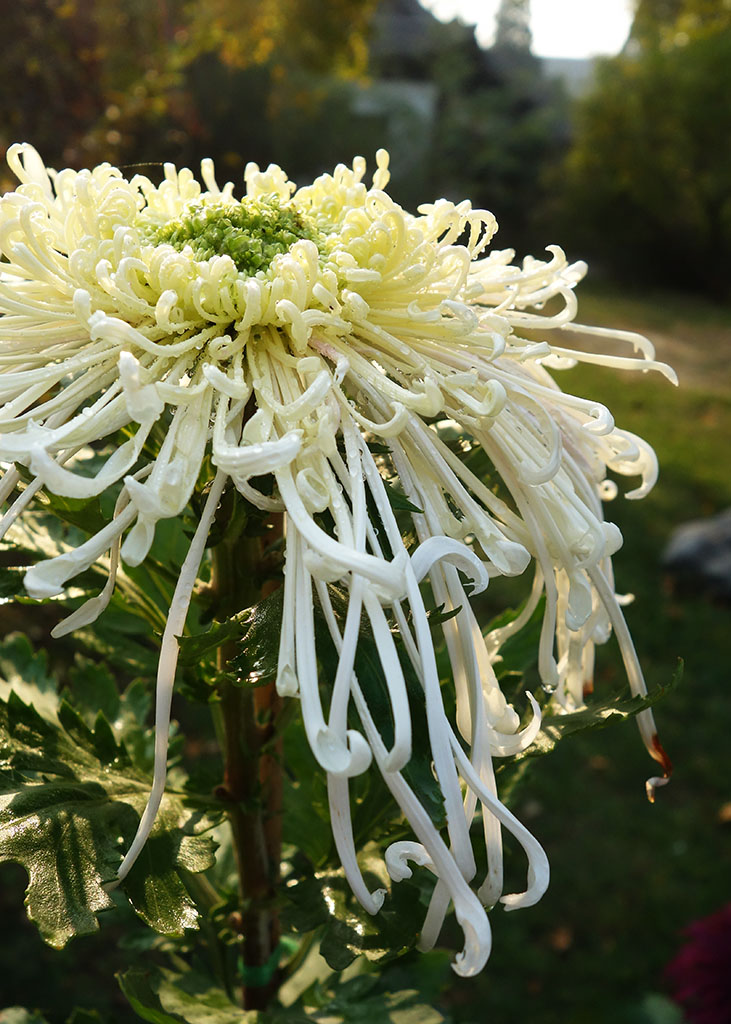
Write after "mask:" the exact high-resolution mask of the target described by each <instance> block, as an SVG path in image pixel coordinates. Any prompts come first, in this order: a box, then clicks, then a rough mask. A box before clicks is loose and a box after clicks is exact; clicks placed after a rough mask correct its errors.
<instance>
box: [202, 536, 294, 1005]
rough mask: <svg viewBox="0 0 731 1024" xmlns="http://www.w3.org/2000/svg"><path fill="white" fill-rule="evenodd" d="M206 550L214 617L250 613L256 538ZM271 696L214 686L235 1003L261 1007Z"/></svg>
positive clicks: (273, 978) (267, 929)
mask: <svg viewBox="0 0 731 1024" xmlns="http://www.w3.org/2000/svg"><path fill="white" fill-rule="evenodd" d="M233 548H234V545H232V546H231V547H229V545H227V544H226V543H225V542H224V543H222V544H220V545H219V546H218V547H217V548H215V549H214V573H213V587H214V590H215V592H216V597H217V611H218V614H219V615H227V614H232V613H233V612H236V611H239V610H241V609H242V608H246V607H250V606H251V605H253V604H255V603H256V601H258V600H261V598H262V597H263V596H264V595H263V593H262V589H261V582H260V581H261V577H262V575H263V573H262V566H261V560H262V555H261V550H262V546H261V543H260V541H259V540H258V539H242V538H239V539H238V540H237V541H236V543H235V550H233ZM237 654H238V648H237V645H236V643H228V644H224V645H222V647H221V648H220V649H219V652H218V665H219V668H220V669H221V670H223V671H225V670H226V669H227V668H228V666H229V665H230V663H231V661H232V659H233V658H234V657H235V656H236V655H237ZM278 702H279V698H278V696H277V694H276V690H275V688H274V683H269V684H267V685H265V686H259V687H253V686H237V685H235V684H234V683H223V684H222V687H221V705H220V707H221V718H222V722H223V748H224V749H223V753H224V778H223V786H222V787H221V790H220V795H221V796H222V798H223V799H224V800H225V801H226V802H227V804H228V816H229V821H230V823H231V829H232V832H233V839H234V847H235V850H236V860H237V864H238V872H239V886H240V894H241V907H240V915H237V918H236V922H235V924H236V926H237V927H238V929H239V930H240V932H241V937H242V957H243V1004H244V1009H245V1010H259V1009H264V1008H265V1007H266V1006H267V1005H268V1003H269V1002H270V1000H271V998H272V996H273V995H274V993H275V992H276V990H277V987H278V982H279V979H278V976H277V971H276V966H273V960H274V959H275V958H276V949H277V946H278V944H279V938H280V931H279V920H278V915H277V910H276V904H275V898H276V885H277V882H278V879H279V867H280V861H281V813H282V774H281V745H280V742H279V741H278V739H277V737H276V736H275V735H274V719H275V717H276V713H277V710H278Z"/></svg>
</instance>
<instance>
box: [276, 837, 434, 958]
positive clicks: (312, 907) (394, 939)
mask: <svg viewBox="0 0 731 1024" xmlns="http://www.w3.org/2000/svg"><path fill="white" fill-rule="evenodd" d="M358 860H359V862H360V867H361V870H362V872H363V877H364V879H365V881H366V884H367V885H368V886H369V887H370V889H371V890H372V891H373V890H375V889H378V888H388V887H389V886H390V881H389V879H388V877H387V874H386V868H385V865H384V863H383V858H382V857H381V855H380V851H378V850H377V849H374V848H371V849H366V850H365V851H364V852H363V853H361V854H360V856H359V858H358ZM285 895H286V897H287V899H288V900H289V901H290V905H289V906H288V907H286V908H285V909H284V911H283V914H282V919H283V922H284V923H285V927H287V928H291V929H292V930H293V931H296V932H306V931H311V930H312V929H313V928H318V927H319V928H322V939H321V943H320V953H321V954H322V956H323V957H324V958H325V960H326V961H327V963H328V964H329V965H330V967H332V969H333V970H335V971H342V970H344V969H345V968H346V967H347V966H348V965H349V964H351V963H352V962H353V960H355V958H356V957H357V956H360V955H361V954H362V955H364V956H365V957H366V959H368V960H370V961H374V962H382V961H387V960H391V959H394V958H396V957H398V956H401V955H402V954H403V953H404V952H405V951H406V950H408V949H410V948H411V947H412V946H413V945H414V943H415V941H416V936H417V934H418V932H419V929H420V928H421V925H422V923H423V917H424V912H425V908H424V906H423V905H422V904H421V901H420V898H419V897H420V890H419V886H418V884H417V883H416V882H413V881H403V882H399V884H398V885H397V886H394V887H393V890H392V892H391V894H390V895H389V896H387V897H386V901H385V903H384V905H383V907H382V908H381V910H380V911H379V913H378V914H377V915H376V916H375V917H374V916H372V915H371V914H369V913H368V912H367V911H365V910H364V909H363V908H362V907H361V906H360V904H359V903H358V902H357V900H356V899H355V897H354V896H353V894H352V892H351V889H350V886H349V885H348V882H347V881H346V878H345V872H344V871H343V869H342V868H327V869H323V870H321V871H315V872H312V871H311V870H308V869H307V868H306V867H305V866H304V865H303V864H302V863H301V862H298V864H297V869H296V870H295V872H294V873H293V874H292V875H291V876H290V877H289V878H288V879H287V885H286V890H285Z"/></svg>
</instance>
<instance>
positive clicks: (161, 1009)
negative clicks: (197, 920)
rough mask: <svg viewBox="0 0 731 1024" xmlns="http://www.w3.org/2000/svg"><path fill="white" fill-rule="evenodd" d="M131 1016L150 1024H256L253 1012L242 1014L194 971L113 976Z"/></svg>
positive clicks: (257, 1018)
mask: <svg viewBox="0 0 731 1024" xmlns="http://www.w3.org/2000/svg"><path fill="white" fill-rule="evenodd" d="M117 980H118V981H119V985H120V988H121V989H122V992H124V994H125V996H126V997H127V999H128V1000H129V1003H130V1005H131V1006H132V1009H133V1010H134V1011H135V1013H136V1014H137V1015H138V1016H140V1017H142V1019H143V1020H147V1021H150V1022H151V1024H256V1022H258V1021H260V1020H261V1016H260V1014H258V1013H256V1012H252V1013H244V1012H243V1011H242V1010H241V1008H240V1007H238V1006H236V1005H235V1004H234V1003H232V1002H231V1000H230V999H229V997H228V996H227V995H226V993H225V992H224V991H223V990H222V989H221V988H218V987H217V986H215V985H213V984H211V981H210V979H208V978H206V977H204V976H203V975H200V974H198V973H196V972H194V971H189V972H188V973H186V974H176V973H174V972H173V971H168V970H164V969H162V968H155V969H152V970H147V971H144V970H140V969H139V968H133V969H131V970H128V971H125V972H124V973H123V974H118V975H117Z"/></svg>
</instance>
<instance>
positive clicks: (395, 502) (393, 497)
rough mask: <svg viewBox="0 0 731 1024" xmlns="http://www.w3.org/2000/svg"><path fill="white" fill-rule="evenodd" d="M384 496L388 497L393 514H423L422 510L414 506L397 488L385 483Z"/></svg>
mask: <svg viewBox="0 0 731 1024" xmlns="http://www.w3.org/2000/svg"><path fill="white" fill-rule="evenodd" d="M384 486H385V488H386V495H387V496H388V501H389V504H390V505H391V508H392V509H393V510H394V512H417V513H419V515H423V514H424V509H423V508H419V507H418V506H417V505H414V504H413V503H412V502H410V501H409V499H408V498H407V497H406V495H405V494H404V493H403V491H402V490H400V489H399V488H398V487H395V486H394V485H393V484H390V483H385V485H384Z"/></svg>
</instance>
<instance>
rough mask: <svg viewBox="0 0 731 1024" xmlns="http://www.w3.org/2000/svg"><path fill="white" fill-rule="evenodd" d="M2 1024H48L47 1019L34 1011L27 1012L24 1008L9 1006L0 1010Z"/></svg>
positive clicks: (0, 1022) (0, 1023)
mask: <svg viewBox="0 0 731 1024" xmlns="http://www.w3.org/2000/svg"><path fill="white" fill-rule="evenodd" d="M0 1024H48V1021H47V1020H46V1018H45V1017H44V1016H43V1015H42V1014H40V1013H37V1012H36V1011H34V1010H26V1009H25V1007H24V1006H8V1008H7V1009H6V1010H0Z"/></svg>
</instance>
